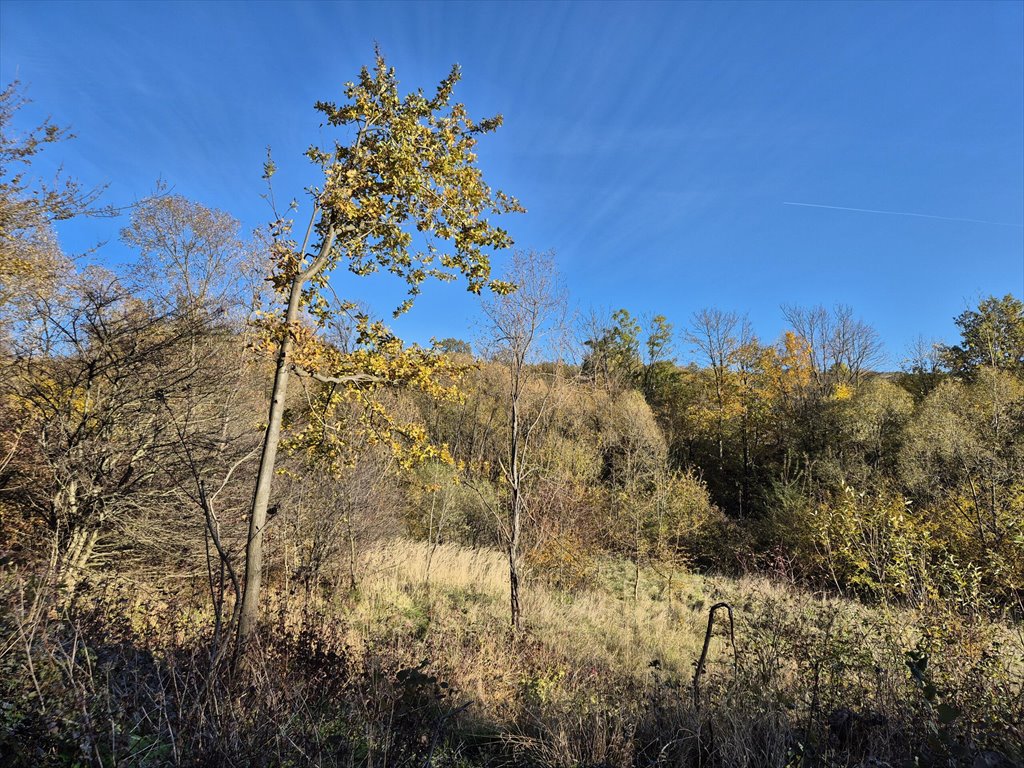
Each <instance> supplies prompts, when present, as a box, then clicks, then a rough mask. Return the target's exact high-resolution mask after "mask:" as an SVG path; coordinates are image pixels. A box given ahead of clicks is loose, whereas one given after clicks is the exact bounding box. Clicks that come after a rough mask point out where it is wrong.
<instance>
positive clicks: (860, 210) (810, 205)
mask: <svg viewBox="0 0 1024 768" xmlns="http://www.w3.org/2000/svg"><path fill="white" fill-rule="evenodd" d="M783 205H799V206H801V207H803V208H828V209H829V210H832V211H855V212H856V213H880V214H882V215H884V216H916V217H917V218H919V219H939V220H941V221H966V222H970V223H971V224H991V225H993V226H996V227H1014V228H1015V229H1024V224H1010V223H1009V222H1006V221H985V220H983V219H963V218H960V217H958V216H935V215H934V214H931V213H910V212H909V211H876V210H874V209H873V208H847V207H846V206H845V205H818V204H817V203H789V202H784V203H783Z"/></svg>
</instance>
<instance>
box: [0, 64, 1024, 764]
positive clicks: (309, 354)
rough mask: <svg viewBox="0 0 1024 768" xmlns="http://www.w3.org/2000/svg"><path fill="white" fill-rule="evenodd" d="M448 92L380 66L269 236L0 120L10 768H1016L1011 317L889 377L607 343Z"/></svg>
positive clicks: (989, 310)
mask: <svg viewBox="0 0 1024 768" xmlns="http://www.w3.org/2000/svg"><path fill="white" fill-rule="evenodd" d="M458 81H459V71H458V69H457V68H456V69H453V70H452V72H451V74H450V75H449V76H448V77H447V78H445V79H444V80H443V81H442V82H441V83H440V84H439V85H438V86H437V88H436V89H434V90H432V91H429V92H424V91H416V90H411V91H407V92H406V91H403V90H401V89H400V88H399V85H398V80H397V77H396V75H395V73H394V71H393V70H392V69H390V68H389V67H388V65H387V64H386V63H385V61H384V59H383V58H382V57H381V55H380V54H378V56H377V60H376V62H375V64H374V65H372V66H370V67H369V68H367V69H364V70H363V71H362V72H361V73H359V76H358V77H357V78H356V79H355V80H354V81H353V82H351V83H348V84H346V86H345V88H344V92H343V94H342V100H341V101H340V102H338V103H334V102H326V101H325V102H320V103H318V104H317V105H316V113H315V114H314V113H312V112H311V114H310V115H309V119H310V120H311V121H321V122H323V123H324V124H325V125H327V126H329V127H330V128H331V130H333V131H334V133H333V134H332V136H333V137H334V138H333V139H332V143H331V144H330V145H328V146H322V147H316V146H314V147H311V148H310V149H309V151H308V152H307V157H306V158H304V159H303V158H287V159H285V158H277V157H274V158H272V157H271V156H270V155H269V154H268V157H267V160H266V164H265V166H264V180H265V181H266V183H267V185H268V187H267V189H268V191H267V193H266V196H267V201H268V204H269V205H270V206H274V205H276V204H275V203H274V201H275V200H277V201H280V200H283V199H289V198H290V196H291V195H293V194H294V193H295V191H294V190H277V191H276V192H277V194H276V196H275V194H274V189H273V185H274V181H275V179H274V175H275V171H276V169H277V168H276V163H278V162H281V163H284V162H288V163H292V162H304V163H305V162H308V163H312V165H313V167H314V168H315V169H316V172H317V174H318V179H319V181H318V182H317V185H316V186H314V187H313V188H311V189H310V190H308V194H307V195H306V196H304V197H302V196H300V197H298V198H297V200H296V202H295V203H292V204H291V205H290V206H288V207H286V208H284V209H281V208H272V209H271V213H270V215H269V216H268V218H269V219H270V221H269V223H268V224H267V226H266V227H264V228H262V229H260V230H259V231H257V232H255V233H248V232H245V231H243V228H242V225H241V224H240V223H239V221H238V220H236V219H235V218H234V217H233V216H232V214H231V213H230V212H228V211H222V210H216V209H213V208H210V207H207V206H205V205H204V204H202V203H201V202H198V201H194V200H189V199H186V198H185V197H183V196H181V195H179V194H177V193H176V192H175V191H174V189H173V187H168V186H166V185H158V186H157V188H156V189H155V191H154V193H153V194H152V195H150V196H148V197H146V198H144V199H141V200H139V201H137V202H136V203H134V204H132V205H131V206H128V207H127V208H124V209H115V208H113V207H112V204H111V203H110V202H109V201H108V200H106V199H105V197H104V192H103V190H102V189H90V188H86V187H83V186H82V185H81V184H79V183H78V182H76V181H75V176H74V175H73V173H74V169H69V173H67V174H62V175H61V176H60V177H58V178H57V179H56V180H51V181H49V182H46V181H43V180H42V179H41V178H40V177H39V175H38V174H37V173H36V170H35V165H34V163H36V161H37V160H38V159H39V157H40V156H41V155H42V154H43V153H46V152H53V151H55V150H57V149H59V147H60V146H61V145H62V144H63V143H64V142H66V141H73V140H74V138H73V137H72V136H71V135H70V134H69V132H68V129H66V128H65V127H64V126H63V125H61V124H60V123H59V122H51V121H47V122H46V123H44V124H42V125H39V126H37V127H36V128H34V129H29V130H24V129H23V128H21V129H19V128H18V127H17V126H19V122H18V120H19V111H20V110H21V108H22V107H23V105H24V104H25V103H26V99H27V98H28V96H29V95H30V94H28V93H27V91H26V89H25V88H23V87H22V86H20V85H19V84H18V83H12V84H10V85H8V86H7V87H6V89H5V90H4V91H3V94H2V96H0V128H2V135H0V248H2V250H0V367H2V372H0V410H2V413H0V606H2V609H0V762H2V763H3V764H5V765H11V766H84V765H95V766H115V765H116V766H162V765H182V766H206V765H210V766H214V765H216V766H277V765H295V766H298V765H317V766H334V765H337V766H367V767H369V766H424V767H426V766H438V767H440V766H465V767H467V768H468V767H469V766H484V765H487V766H502V765H507V766H513V765H514V766H566V767H568V766H581V767H583V766H587V767H592V768H597V766H608V767H611V766H723V767H728V766H737V767H741V766H751V767H753V766H791V767H793V768H796V767H797V766H804V767H809V766H864V767H865V768H866V767H867V766H892V767H893V768H895V767H896V766H899V767H900V768H902V767H903V766H973V767H974V768H984V767H986V766H988V767H994V766H1014V765H1022V764H1024V726H1022V723H1024V625H1022V621H1024V303H1022V301H1021V297H1020V296H1014V295H1013V293H1012V292H1011V291H1008V292H1007V293H1006V294H1005V295H1003V296H990V297H987V298H984V299H981V300H980V301H978V303H977V304H976V305H975V306H973V307H971V308H969V309H966V310H965V311H964V312H963V313H962V314H960V315H959V316H957V317H956V318H955V324H956V327H957V328H958V330H959V334H960V337H959V338H957V339H950V340H948V343H938V342H936V343H932V342H924V341H922V342H921V343H920V344H919V345H918V348H917V349H916V350H915V351H914V352H913V353H912V354H909V355H908V356H907V357H908V359H906V360H904V361H903V362H902V363H901V364H900V365H899V367H898V368H897V367H896V366H895V365H889V364H888V362H887V361H888V360H889V358H888V357H886V355H885V354H884V353H883V348H882V339H881V338H880V336H879V334H878V333H877V332H876V331H875V330H874V329H873V328H872V327H871V326H870V325H869V324H868V323H866V322H865V321H864V320H863V319H861V317H860V315H859V314H858V312H857V310H856V309H855V308H852V307H849V306H846V305H842V304H835V305H832V304H831V303H828V302H826V303H825V304H822V305H815V306H798V305H789V304H783V305H782V306H781V307H780V317H781V318H782V319H784V320H785V323H786V326H787V330H786V331H785V332H784V334H782V336H781V337H780V338H759V337H758V335H757V334H756V333H755V331H754V330H753V326H752V324H751V323H750V322H749V320H748V319H747V318H746V316H745V315H744V314H743V313H742V312H741V311H736V310H733V309H723V308H716V307H703V308H702V307H665V308H664V309H663V311H664V312H665V314H658V315H653V316H649V315H646V314H644V313H642V312H635V311H630V309H628V308H621V309H615V310H614V311H611V310H609V311H601V310H584V309H581V308H579V307H577V306H575V305H574V304H573V301H572V297H571V293H570V289H571V286H568V285H567V284H566V283H565V281H564V280H563V278H561V277H560V276H559V270H558V259H557V254H554V253H551V252H541V251H534V250H527V249H520V248H518V247H517V246H515V245H514V244H513V242H512V238H511V236H510V235H509V234H508V232H507V231H506V229H504V228H503V227H502V226H499V223H500V222H504V221H505V220H507V219H508V218H510V217H514V216H520V215H529V214H526V213H525V211H524V207H523V205H522V204H521V203H520V202H519V201H518V200H517V199H516V198H515V197H513V196H511V195H509V194H505V193H504V192H501V191H498V190H497V189H493V188H492V187H491V186H489V184H488V183H487V182H486V181H485V180H484V174H483V171H482V170H481V169H480V168H479V166H478V163H477V156H476V153H475V152H476V150H475V146H476V144H477V142H478V141H480V142H485V141H486V140H487V135H488V134H490V133H492V132H494V131H496V130H499V129H500V126H501V123H502V119H501V117H492V118H487V119H477V118H475V117H470V115H469V114H468V111H467V109H466V108H465V107H464V106H463V105H462V104H461V103H459V102H458V101H457V99H456V98H455V91H456V90H457V85H458ZM55 106H56V105H55ZM80 217H98V218H100V219H103V218H104V217H107V218H106V219H104V220H107V221H110V222H111V238H118V239H119V240H120V242H121V244H122V245H123V246H124V247H126V248H127V249H128V250H130V252H131V253H132V254H133V260H132V262H131V263H130V264H127V265H121V266H116V267H115V266H111V265H110V264H108V263H105V262H104V260H103V259H102V258H101V257H102V249H100V250H99V251H97V252H95V253H86V254H70V253H66V252H64V251H63V250H62V248H61V245H60V241H59V239H58V236H57V233H58V229H59V227H60V226H61V224H62V223H63V222H66V221H68V220H71V219H76V218H80ZM499 254H500V258H499ZM492 261H493V262H494V264H493V266H495V269H494V271H493V274H492ZM498 264H501V265H503V268H502V270H501V271H500V272H501V273H500V274H498V272H499V270H498V269H497V266H496V265H498ZM343 271H347V272H348V273H350V274H352V275H355V276H363V275H369V274H371V273H375V272H380V273H390V278H391V279H392V280H393V281H395V282H397V283H399V284H402V285H403V286H404V287H405V288H407V298H406V299H405V300H404V301H403V302H402V303H401V304H400V305H399V306H397V307H387V308H383V310H384V313H385V315H386V314H387V313H389V312H391V310H394V314H395V316H398V315H401V314H404V313H405V312H408V311H413V312H414V311H415V300H416V298H417V296H418V295H419V294H420V292H421V291H423V292H429V291H430V290H431V284H432V283H434V282H437V281H449V282H452V281H453V282H456V283H460V284H462V285H464V286H465V287H466V288H467V289H468V290H469V291H471V292H473V293H475V294H478V295H479V306H480V322H479V323H478V324H477V325H476V326H475V327H473V328H469V327H467V329H466V334H465V338H464V339H463V338H445V339H440V340H438V341H436V342H435V343H434V344H433V345H432V346H421V345H416V344H407V343H405V342H403V341H402V339H400V338H398V337H397V336H396V335H395V334H394V333H393V332H392V331H391V330H389V327H388V324H387V322H386V321H385V320H383V319H381V318H380V317H379V316H378V315H377V314H375V313H374V311H371V309H370V308H368V307H367V306H365V305H364V304H363V303H362V302H361V301H360V297H359V296H347V297H339V296H338V295H337V294H336V293H335V291H334V288H333V286H332V282H331V278H332V275H333V274H335V273H336V272H343ZM1008 288H1013V287H1012V286H1008ZM608 301H609V302H611V303H612V304H613V305H614V303H615V301H616V299H615V297H614V296H610V297H608ZM380 309H381V308H377V311H379V310H380ZM893 311H898V309H893ZM684 357H685V358H686V359H687V362H685V363H683V362H680V360H681V359H683V358H684Z"/></svg>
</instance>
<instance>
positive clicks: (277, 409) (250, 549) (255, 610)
mask: <svg viewBox="0 0 1024 768" xmlns="http://www.w3.org/2000/svg"><path fill="white" fill-rule="evenodd" d="M334 236H335V235H334V231H333V230H332V231H330V232H329V233H328V234H327V236H326V237H325V238H324V241H323V244H322V245H321V247H320V253H319V254H318V255H317V257H316V258H315V259H314V260H313V263H312V264H310V266H309V268H308V269H306V270H304V271H302V272H300V273H299V274H297V275H296V276H295V277H294V279H293V280H292V287H291V292H290V293H289V296H288V311H287V313H286V314H285V328H284V337H283V338H282V339H281V346H280V348H279V349H278V354H277V370H276V371H275V373H274V387H273V389H272V390H271V393H270V415H269V417H268V419H267V431H266V434H265V436H264V438H263V450H262V452H261V454H260V468H259V472H258V473H257V475H256V490H255V491H254V492H253V497H252V512H251V514H250V515H249V537H248V539H247V541H246V545H245V590H244V592H243V593H242V604H241V607H240V608H239V611H238V648H237V651H238V652H239V653H241V652H244V650H245V645H246V643H248V641H249V638H250V636H251V635H252V631H253V629H254V628H255V626H256V620H257V618H258V615H259V596H260V586H261V584H262V580H263V529H264V528H265V527H266V524H267V507H268V506H269V505H270V491H271V485H272V483H273V479H274V463H275V461H276V460H277V447H278V444H279V443H280V442H281V422H282V420H283V418H284V408H285V399H286V397H287V395H288V366H289V362H288V358H289V355H290V353H291V349H292V329H293V328H294V326H295V323H296V322H297V321H298V318H299V305H300V304H301V300H302V286H303V285H305V283H306V281H307V280H309V279H310V278H311V277H313V276H315V275H316V274H317V273H319V272H320V271H321V270H322V269H323V268H324V266H326V263H327V257H328V254H329V253H330V250H331V248H332V247H333V245H334ZM307 237H308V235H307Z"/></svg>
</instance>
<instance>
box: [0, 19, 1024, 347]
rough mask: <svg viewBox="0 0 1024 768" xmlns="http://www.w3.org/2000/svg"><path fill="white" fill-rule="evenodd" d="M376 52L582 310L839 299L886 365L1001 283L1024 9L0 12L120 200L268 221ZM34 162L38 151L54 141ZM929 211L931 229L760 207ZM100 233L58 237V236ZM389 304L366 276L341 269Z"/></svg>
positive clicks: (5, 60) (762, 317)
mask: <svg viewBox="0 0 1024 768" xmlns="http://www.w3.org/2000/svg"><path fill="white" fill-rule="evenodd" d="M375 41H377V42H379V43H380V45H381V46H382V48H383V50H384V52H385V55H386V56H387V57H388V60H389V62H390V63H391V64H393V65H394V66H395V67H396V69H397V72H398V76H399V78H400V80H401V82H402V84H403V86H405V87H408V88H413V87H418V86H423V87H425V88H431V87H432V86H433V85H434V84H436V81H437V80H439V79H440V78H441V77H442V76H443V75H444V74H445V73H446V72H447V70H448V68H449V67H450V65H451V64H452V63H455V62H458V63H459V64H461V65H462V67H463V71H464V79H463V82H462V83H461V85H460V88H459V90H458V91H457V96H458V97H459V98H460V99H461V100H462V101H465V102H466V103H467V105H468V106H469V108H470V111H471V114H475V115H477V116H484V115H487V114H490V113H495V112H501V113H503V114H504V116H505V121H506V122H505V126H504V128H503V129H501V131H499V133H498V134H497V135H495V136H492V137H488V138H487V139H486V140H485V142H484V143H482V145H481V151H480V158H481V164H482V166H483V168H484V171H485V175H486V176H487V177H488V179H489V180H490V181H491V182H492V184H494V185H495V186H498V187H500V188H502V189H504V190H506V191H508V192H510V193H512V194H515V195H516V196H518V197H519V198H520V199H521V200H522V202H523V203H524V204H525V205H526V207H527V208H528V209H529V213H528V214H526V215H524V216H518V217H515V218H510V219H509V220H508V222H507V224H508V227H509V229H510V231H511V232H512V234H513V236H514V237H515V239H516V241H517V244H518V245H519V246H521V247H525V248H536V249H540V250H547V249H553V250H554V251H555V252H556V254H557V261H558V264H559V266H560V269H561V271H562V273H563V274H564V277H565V280H566V283H567V284H568V286H569V289H570V291H571V294H572V297H573V299H574V300H575V302H576V303H577V304H579V305H580V306H582V307H584V308H586V307H608V308H617V307H620V306H622V307H627V308H629V309H630V310H631V311H633V312H635V313H644V312H661V313H664V314H666V315H667V316H668V317H669V319H671V320H673V321H674V322H675V323H676V325H677V327H679V326H681V325H683V324H685V322H686V319H687V318H688V317H689V316H690V314H691V313H692V312H693V311H694V310H696V309H698V308H700V307H703V306H718V307H721V308H723V309H735V310H739V311H746V312H749V314H750V316H751V319H752V320H753V321H754V324H755V327H756V328H757V329H758V331H759V332H760V333H761V334H762V335H763V336H764V337H765V338H767V339H773V338H774V337H775V336H777V335H778V333H779V332H780V331H781V330H782V328H783V320H782V317H781V313H780V312H779V305H780V304H783V303H802V304H813V303H825V304H832V303H835V302H843V303H848V304H851V305H852V306H853V307H854V308H855V309H856V310H857V311H858V312H859V313H860V314H861V315H862V316H863V317H864V319H865V320H867V321H868V322H870V323H871V324H872V325H874V326H875V327H876V328H877V329H878V330H879V332H880V333H881V334H882V336H883V338H884V339H885V341H886V344H887V351H888V353H889V356H890V359H891V360H892V361H893V362H895V361H898V360H899V358H900V357H901V354H902V352H903V350H904V348H905V346H906V345H907V343H908V342H909V341H910V340H911V339H913V338H914V337H916V336H917V335H918V334H919V333H920V334H924V335H925V336H926V337H936V338H943V339H947V340H948V339H952V338H954V337H955V328H954V326H953V323H952V318H953V316H954V315H956V314H957V313H959V312H960V311H962V310H963V309H964V308H965V307H966V306H968V305H970V304H973V303H974V302H976V300H977V299H978V298H979V297H980V296H984V295H988V294H999V295H1002V294H1005V293H1007V292H1013V293H1015V294H1017V295H1018V296H1020V295H1022V294H1024V228H1022V225H1024V3H1021V2H1002V3H984V2H973V3H963V4H960V3H923V2H922V3H916V2H915V3H906V4H901V3H863V4H846V3H839V2H828V3H799V4H787V3H752V2H751V3H735V4H733V3H715V4H702V3H650V4H645V3H637V2H633V3H621V4H619V3H583V2H579V3H540V2H530V3H526V2H524V3H509V4H504V3H459V2H445V3H439V4H431V3H408V4H406V3H396V4H385V3H356V4H344V3H326V2H322V3H308V4H304V3H287V4H285V3H281V4H278V3H270V2H261V3H246V4H242V3H238V4H235V3H228V2H217V3H214V2H203V3H188V2H174V3H166V4H163V3H156V2H146V3H141V2H140V3H127V2H122V3H110V4H103V3H86V2H78V3H67V4H64V3H56V2H16V1H13V0H4V2H2V3H0V75H2V80H3V81H5V82H6V81H9V80H11V79H13V78H15V77H17V78H19V79H21V80H22V81H23V82H24V83H25V85H27V87H28V93H29V95H30V97H31V98H32V99H34V102H35V103H34V104H33V105H32V106H31V108H30V109H27V110H26V111H25V112H24V113H23V115H22V118H23V123H24V125H26V126H27V125H28V123H29V122H30V121H31V120H33V119H38V118H39V117H41V116H45V115H47V114H49V115H52V116H53V117H54V119H55V120H57V121H58V122H60V123H65V124H70V125H71V126H72V127H73V129H74V130H75V132H76V133H77V134H78V136H79V138H78V139H77V140H75V141H74V142H72V143H69V144H67V145H65V146H63V147H61V148H60V149H59V150H58V152H57V153H56V154H57V155H59V159H61V160H62V161H63V162H64V164H65V167H66V169H67V170H68V171H69V172H71V173H72V174H75V175H77V176H78V177H80V178H81V179H83V180H85V181H86V182H89V183H109V185H110V188H109V192H108V194H107V200H108V201H109V202H112V203H118V204H120V203H126V202H130V201H131V200H133V199H136V198H138V197H140V196H142V195H144V194H145V193H146V192H147V191H149V190H151V189H152V188H153V184H154V181H155V180H156V179H157V178H158V177H163V178H164V179H166V180H167V181H168V182H170V183H171V184H173V185H174V188H175V190H176V191H177V192H180V193H182V194H184V195H186V196H188V197H192V198H194V199H197V200H199V201H201V202H203V203H206V204H208V205H211V206H215V207H219V208H223V209H225V210H227V211H230V212H231V213H233V214H234V215H235V216H237V217H238V218H239V219H241V220H242V221H243V222H244V224H245V225H246V227H247V228H250V229H251V228H254V227H256V226H259V225H260V224H261V223H262V222H263V221H265V219H266V218H267V210H266V206H265V203H264V202H263V201H262V200H261V199H260V194H261V192H262V191H263V188H262V186H261V181H260V178H259V177H260V173H261V163H262V160H263V155H264V148H265V147H266V146H267V145H271V146H272V147H273V150H274V154H275V158H276V160H277V163H278V166H279V168H280V173H279V176H278V179H277V194H278V195H279V196H281V197H292V196H296V195H299V194H300V193H301V188H302V186H303V185H304V184H306V183H309V182H310V181H311V180H312V179H313V177H312V176H310V175H309V171H308V170H307V167H306V166H305V160H304V158H302V157H301V152H302V150H303V149H304V148H305V147H306V146H307V145H308V144H309V143H310V142H312V141H315V140H317V138H318V137H319V136H320V135H321V134H320V132H319V129H318V125H319V119H318V115H317V114H316V113H314V111H313V110H312V104H313V103H314V102H315V101H316V100H318V99H341V93H340V91H341V84H342V83H343V82H344V81H346V80H349V79H352V78H353V77H354V75H355V73H356V72H357V71H358V68H359V67H360V66H361V65H362V64H364V63H369V62H370V61H371V59H372V55H373V44H374V42H375ZM55 156H56V155H55ZM786 202H801V203H810V204H816V205H827V206H844V207H851V208H864V209H873V210H882V211H893V212H910V213H921V214H928V215H931V216H935V217H948V219H976V220H980V221H983V222H995V223H975V222H969V221H952V220H947V219H946V218H922V217H911V216H900V215H882V214H871V213H860V212H854V211H845V210H834V209H830V208H812V207H799V206H791V205H784V203H786ZM118 226H119V224H118V223H117V222H111V221H98V222H92V223H89V224H86V225H75V226H73V227H69V228H65V229H64V230H63V232H62V237H63V238H64V242H65V244H66V246H67V247H69V248H80V247H83V246H84V245H88V244H89V243H91V242H92V241H95V240H101V239H106V240H110V241H111V242H109V244H108V245H107V246H105V247H104V248H103V249H102V250H101V251H100V257H101V258H103V259H106V260H108V261H109V262H116V261H118V260H120V259H123V258H124V253H123V251H122V249H121V246H120V245H118V244H117V242H116V232H117V228H118ZM341 283H342V286H343V292H344V293H346V294H347V295H350V296H354V297H356V298H361V299H364V300H366V301H368V302H369V303H370V305H371V306H373V307H374V308H375V309H376V310H377V311H378V312H380V313H382V314H386V313H387V311H388V310H389V308H390V307H391V306H392V305H393V304H394V303H396V302H395V298H396V297H397V296H398V295H399V291H397V290H396V289H395V287H394V285H393V284H391V285H390V286H389V284H388V280H387V279H377V278H371V279H369V280H364V279H357V278H354V277H351V276H343V277H342V280H341ZM474 314H475V304H474V302H473V300H471V298H470V297H468V296H467V295H465V294H464V292H463V291H462V290H461V288H455V287H448V286H438V285H432V286H428V287H427V288H426V289H425V291H424V295H423V296H422V297H421V298H420V300H419V302H418V304H417V306H416V308H415V309H414V310H413V312H412V313H411V315H410V316H408V317H407V318H405V319H403V320H402V321H401V322H400V323H399V324H398V325H397V327H398V329H399V330H400V331H401V332H402V333H404V334H405V335H406V336H407V337H410V338H412V339H416V340H426V339H428V338H429V337H431V336H437V337H443V336H449V335H453V336H461V337H464V338H465V337H468V336H469V330H468V326H469V317H470V316H472V315H474Z"/></svg>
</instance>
